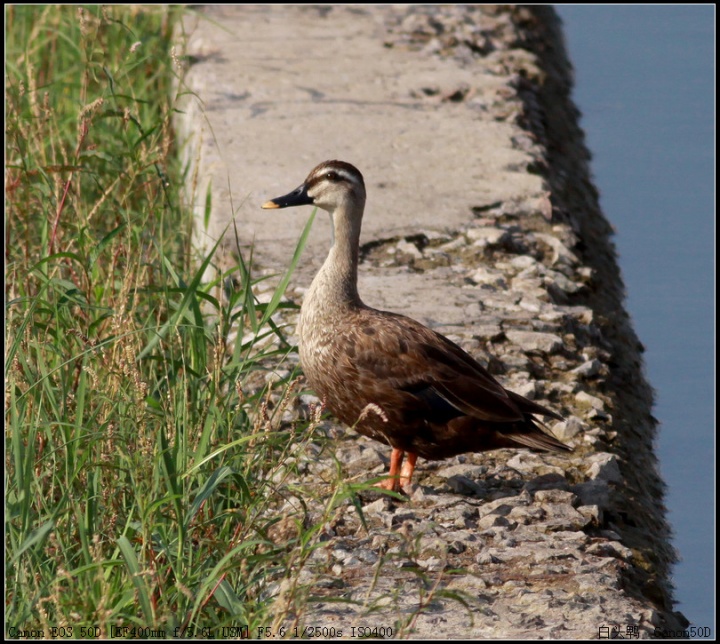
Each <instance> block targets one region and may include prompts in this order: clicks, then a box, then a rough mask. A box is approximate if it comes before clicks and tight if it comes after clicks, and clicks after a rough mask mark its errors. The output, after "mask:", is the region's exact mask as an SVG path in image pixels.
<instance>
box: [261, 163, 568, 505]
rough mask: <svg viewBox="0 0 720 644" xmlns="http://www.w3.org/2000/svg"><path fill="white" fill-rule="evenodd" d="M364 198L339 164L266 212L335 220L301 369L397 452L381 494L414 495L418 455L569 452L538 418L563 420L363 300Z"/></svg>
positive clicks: (338, 411) (362, 429) (353, 422)
mask: <svg viewBox="0 0 720 644" xmlns="http://www.w3.org/2000/svg"><path fill="white" fill-rule="evenodd" d="M365 200H366V191H365V181H364V179H363V175H362V174H361V173H360V171H359V170H358V169H357V168H356V167H355V166H354V165H352V164H350V163H347V162H345V161H337V160H333V161H325V162H323V163H321V164H319V165H318V166H316V167H315V168H314V169H313V170H312V172H310V174H309V175H308V176H307V178H306V179H305V181H304V182H303V183H302V184H300V186H298V187H297V188H296V189H295V190H293V191H292V192H290V193H288V194H286V195H283V196H282V197H276V198H275V199H271V200H269V201H267V202H265V203H264V204H263V205H262V208H264V209H278V208H290V207H295V206H305V205H310V206H315V207H317V208H319V209H321V210H325V211H326V212H328V213H329V215H330V222H331V226H332V232H333V236H332V240H333V241H332V245H331V247H330V251H329V253H328V255H327V258H326V259H325V262H324V263H323V265H322V267H321V268H320V270H319V271H318V272H317V274H316V275H315V278H314V279H313V280H312V283H311V284H310V287H309V289H308V290H307V292H306V294H305V297H304V300H303V303H302V306H301V310H300V318H299V322H298V327H297V335H298V350H299V355H300V364H301V366H302V370H303V372H304V374H305V377H306V380H307V383H308V385H309V387H310V389H312V390H314V392H315V393H316V394H317V396H318V397H319V398H320V400H321V401H322V402H323V404H324V405H325V407H326V408H327V409H328V410H329V411H330V412H331V413H332V414H333V415H334V416H335V417H336V418H337V419H338V420H340V421H341V422H343V423H345V424H346V425H348V426H349V427H351V428H353V429H354V430H355V431H357V432H358V433H360V434H362V435H364V436H367V437H369V438H371V439H374V440H376V441H379V442H381V443H384V444H386V445H389V446H390V447H391V448H392V451H391V455H390V469H389V473H388V476H387V477H386V478H384V479H383V480H382V481H381V482H380V483H379V487H381V488H384V489H386V490H391V491H393V492H398V493H401V494H403V493H404V494H407V490H408V489H410V485H411V484H412V476H413V473H414V471H415V466H416V463H417V459H418V457H422V458H424V459H427V460H440V459H446V458H449V457H452V456H456V455H458V454H464V453H471V452H485V451H488V450H495V449H500V448H528V449H530V450H533V451H540V452H567V451H572V449H571V448H570V447H569V446H567V445H565V444H564V443H562V442H561V441H559V440H558V439H557V438H555V437H554V436H552V435H551V433H550V432H549V430H548V429H547V428H546V427H545V425H544V424H543V422H542V421H540V420H538V417H549V418H553V419H556V420H562V416H560V415H559V414H558V413H556V412H554V411H551V410H550V409H547V408H546V407H543V406H542V405H539V404H538V403H536V402H533V401H531V400H529V399H527V398H525V397H523V396H521V395H519V394H517V393H514V392H512V391H509V390H507V389H505V388H504V387H503V386H502V385H501V384H500V383H499V382H498V381H497V380H496V379H495V378H494V377H493V376H492V375H491V374H490V373H489V372H488V370H487V369H486V368H485V367H483V366H482V365H481V364H480V363H479V362H478V361H477V360H475V359H474V358H473V357H472V356H471V355H470V354H468V353H467V352H466V351H464V350H463V349H462V348H461V347H459V346H458V345H457V344H455V343H454V342H452V341H451V340H449V339H448V338H446V337H445V336H443V335H441V334H439V333H437V332H436V331H434V330H432V329H430V328H428V327H426V326H424V325H423V324H421V323H419V322H417V321H416V320H413V319H412V318H409V317H406V316H404V315H400V314H397V313H391V312H389V311H381V310H378V309H374V308H372V307H370V306H367V305H366V304H365V303H364V302H363V301H362V299H361V298H360V295H359V293H358V285H357V282H358V264H359V246H360V232H361V228H362V220H363V214H364V210H365ZM406 456H407V459H405V457H406ZM403 461H404V462H403Z"/></svg>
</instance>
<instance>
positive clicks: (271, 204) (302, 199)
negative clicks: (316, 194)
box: [262, 184, 313, 210]
mask: <svg viewBox="0 0 720 644" xmlns="http://www.w3.org/2000/svg"><path fill="white" fill-rule="evenodd" d="M312 202H313V200H312V198H311V197H309V196H308V193H307V187H306V186H305V184H303V185H302V186H300V187H298V188H295V190H293V191H292V192H290V193H288V194H286V195H283V196H282V197H276V198H275V199H271V200H270V201H266V202H265V203H264V204H263V205H262V207H263V208H264V209H266V210H268V209H270V208H289V207H290V206H308V205H311V204H312Z"/></svg>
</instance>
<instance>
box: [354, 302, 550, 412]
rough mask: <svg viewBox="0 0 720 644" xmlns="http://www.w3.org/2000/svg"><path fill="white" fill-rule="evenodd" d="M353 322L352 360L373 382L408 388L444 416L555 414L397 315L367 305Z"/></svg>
mask: <svg viewBox="0 0 720 644" xmlns="http://www.w3.org/2000/svg"><path fill="white" fill-rule="evenodd" d="M363 313H364V315H363V316H362V318H361V319H360V320H358V324H356V325H354V329H355V331H354V333H353V335H354V338H353V345H354V357H353V363H354V366H355V368H356V369H357V370H358V372H359V373H360V376H361V377H363V376H365V377H368V378H370V379H372V380H373V381H374V386H375V387H378V388H388V389H394V390H398V391H403V392H408V393H413V394H414V395H416V396H417V397H419V398H421V399H422V400H423V401H425V402H426V403H427V404H429V405H430V406H431V408H432V409H433V410H434V411H436V412H437V413H439V414H445V415H446V416H447V419H448V420H449V419H450V418H452V417H453V415H454V416H458V415H468V416H472V417H474V418H477V419H478V420H481V421H487V422H495V423H513V422H522V421H524V420H526V417H527V415H528V414H542V415H547V416H551V417H553V418H558V419H559V418H560V416H558V415H557V414H555V413H554V412H552V411H550V410H548V409H545V408H544V407H542V406H541V405H538V404H536V403H533V402H531V401H529V400H526V399H525V398H523V397H522V396H519V395H518V394H514V393H512V392H509V391H507V390H505V389H504V388H503V387H502V386H501V385H500V383H499V382H497V380H495V378H493V377H492V376H491V375H490V373H489V372H488V371H487V370H486V369H485V368H484V367H482V365H480V364H479V363H478V362H477V361H475V360H474V359H473V358H472V357H471V356H470V355H468V354H467V353H466V352H465V351H463V350H462V349H461V348H460V347H459V346H457V345H456V344H455V343H453V342H451V341H450V340H448V339H447V338H445V337H443V336H441V335H439V334H438V333H435V332H434V331H432V330H431V329H428V328H427V327H425V326H423V325H421V324H420V323H418V322H416V321H415V320H412V319H410V318H406V317H404V316H401V315H396V314H392V313H386V312H382V311H374V310H368V311H364V312H363Z"/></svg>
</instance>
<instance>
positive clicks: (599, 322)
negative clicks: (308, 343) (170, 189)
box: [178, 6, 684, 639]
mask: <svg viewBox="0 0 720 644" xmlns="http://www.w3.org/2000/svg"><path fill="white" fill-rule="evenodd" d="M207 11H208V12H209V14H210V17H211V18H212V21H204V20H200V21H199V22H198V23H197V24H196V25H190V24H188V30H189V31H190V32H191V36H190V39H189V44H188V50H189V52H190V53H191V54H192V55H193V56H195V58H196V59H197V61H198V62H197V64H196V65H194V66H193V67H192V68H191V70H190V72H189V73H188V76H187V83H188V85H189V87H190V88H192V89H193V90H194V91H196V92H197V95H198V97H199V98H200V99H201V100H202V101H203V109H202V110H201V109H199V108H198V104H197V103H194V104H192V105H191V104H189V105H188V109H187V110H186V114H185V116H184V117H182V118H181V119H180V120H179V122H178V131H179V132H180V133H181V135H182V136H183V137H184V138H185V139H186V141H187V142H188V147H187V152H188V159H190V160H191V162H192V164H193V168H194V170H195V174H194V177H195V179H194V181H193V183H192V189H193V190H194V193H193V194H194V197H193V198H194V200H195V204H196V208H197V211H198V213H199V215H200V217H199V221H198V231H199V232H198V245H199V246H200V247H203V246H205V247H207V244H208V243H213V242H214V240H216V239H218V238H219V237H220V235H221V234H222V231H223V230H225V228H226V226H227V222H228V221H229V213H236V221H237V230H238V232H239V239H240V240H241V244H242V243H249V242H251V241H253V240H254V243H255V255H254V256H255V257H256V258H257V260H258V262H259V264H260V265H261V266H262V267H264V268H265V269H267V270H268V271H270V272H273V273H277V272H278V271H279V270H281V269H283V268H284V267H285V266H286V265H287V263H288V261H289V256H290V254H291V252H292V248H294V244H295V241H296V240H297V237H298V236H299V232H300V230H301V228H302V226H303V225H304V223H305V221H306V215H305V214H304V213H303V214H302V215H298V214H297V213H295V214H293V213H292V212H290V211H283V212H282V213H281V214H273V215H272V216H270V215H268V214H267V213H264V212H262V211H260V210H259V205H260V204H261V203H262V202H263V201H264V200H265V199H267V198H271V197H274V196H277V195H280V194H284V193H285V192H287V191H289V190H291V189H292V188H294V187H295V186H296V185H297V184H299V183H300V182H301V181H302V179H303V178H304V176H305V174H306V173H307V172H308V171H309V170H310V169H311V168H312V167H313V166H314V165H315V164H316V163H318V162H320V161H322V160H325V159H326V158H341V159H343V160H346V161H350V162H352V163H354V164H355V165H357V166H358V167H359V168H360V169H361V171H362V172H363V173H364V175H365V179H366V184H367V188H368V207H367V210H366V222H365V226H364V233H363V238H362V239H363V246H362V249H361V254H362V265H361V268H360V271H361V274H362V275H361V281H360V292H361V295H362V296H363V299H364V300H365V301H366V302H367V303H368V304H370V305H372V306H376V307H377V308H387V309H391V310H395V311H398V312H402V313H405V314H409V315H411V316H413V317H415V318H417V319H420V320H421V321H423V322H424V323H426V324H429V325H431V326H433V327H434V328H436V329H437V330H439V331H440V332H442V333H444V334H445V335H447V336H448V337H450V338H451V339H453V340H454V341H456V342H458V343H459V344H461V345H462V346H463V347H464V348H465V349H466V350H468V351H469V352H470V353H471V354H473V355H474V356H475V357H477V358H478V359H479V360H480V361H481V362H482V363H483V364H486V365H487V366H488V368H489V369H490V370H491V371H492V372H493V373H494V374H495V375H496V376H497V377H498V379H499V380H500V381H501V382H502V383H503V384H504V385H505V386H506V387H507V388H509V389H511V390H513V391H516V392H518V393H520V394H522V395H524V396H526V397H529V398H532V399H535V400H538V401H539V402H541V403H542V404H544V405H546V406H549V407H550V408H552V409H555V410H557V411H559V412H560V413H561V414H563V416H564V417H565V419H566V420H565V421H564V422H557V423H553V424H551V425H550V427H551V429H552V431H553V433H554V434H555V435H556V436H557V437H558V438H560V439H561V440H563V441H565V442H567V443H568V444H570V445H572V446H573V447H574V448H575V452H574V453H573V454H571V455H569V456H566V455H556V454H551V455H537V454H533V453H530V452H526V451H511V450H501V451H497V452H493V453H488V454H467V455H462V456H458V457H456V458H453V459H447V460H444V461H438V462H427V461H420V462H419V465H418V469H417V471H416V479H415V481H414V483H415V484H414V486H413V489H412V491H411V495H410V498H409V499H408V500H407V501H405V502H400V501H396V500H393V499H391V498H388V497H386V496H381V495H378V494H375V495H373V494H372V493H371V494H367V493H365V494H364V495H363V494H361V495H360V497H359V499H360V503H359V504H357V503H353V502H352V499H351V498H349V499H348V500H347V501H346V502H344V503H342V504H340V505H339V507H338V508H337V509H336V510H334V512H333V513H332V516H330V517H328V516H326V514H324V512H325V505H324V501H323V500H324V499H325V498H326V497H327V496H328V494H329V493H330V492H329V490H330V489H334V488H333V485H336V483H337V481H338V477H339V478H340V479H342V480H343V481H346V482H348V481H349V482H361V481H364V480H367V479H369V478H372V477H373V476H380V475H381V474H382V473H383V472H384V471H385V470H386V467H387V462H388V456H389V449H388V448H386V447H385V446H382V445H379V444H377V443H373V442H372V441H369V440H367V439H365V438H361V437H358V436H357V435H356V434H354V433H353V432H351V431H349V430H347V429H345V428H342V427H340V426H338V425H336V424H334V423H332V422H330V421H327V422H322V423H320V425H319V426H318V427H317V429H316V434H317V436H316V439H315V440H311V441H310V442H304V443H302V450H300V449H299V450H298V452H297V453H296V454H295V455H294V458H293V459H291V461H290V462H288V471H287V473H285V474H284V475H283V476H282V477H281V480H282V481H283V485H286V486H287V488H288V490H290V489H294V488H293V486H300V487H303V486H304V489H306V490H308V491H310V492H311V494H310V495H309V496H308V497H306V498H303V499H300V498H298V497H297V496H295V495H294V494H293V493H290V492H289V493H288V496H287V500H286V501H284V505H283V504H280V505H279V506H278V507H277V508H275V509H274V510H273V511H274V512H278V513H279V514H280V515H281V516H284V517H287V521H281V522H280V523H279V524H278V526H277V531H276V533H275V535H274V538H277V539H282V538H283V533H284V531H286V530H292V529H293V525H294V518H297V516H303V517H304V521H305V522H306V523H307V524H312V523H317V522H318V521H321V520H322V521H324V525H323V528H322V531H321V539H322V542H323V543H322V546H321V547H319V548H317V549H316V550H315V551H314V553H313V554H312V556H311V557H310V558H309V559H308V561H307V562H306V563H305V565H304V568H303V569H302V571H301V572H300V573H299V575H300V581H301V582H302V583H307V584H309V586H310V587H311V588H312V592H313V594H314V595H315V596H319V597H321V598H327V600H328V601H327V602H322V601H320V602H318V603H316V604H315V605H314V606H315V607H314V608H313V611H312V612H311V613H310V614H306V615H305V616H304V618H303V621H304V622H305V623H307V624H309V625H315V626H322V627H327V628H336V629H338V630H341V629H343V628H345V629H349V628H350V627H352V626H355V627H358V628H359V627H377V628H385V629H388V628H392V627H393V625H396V624H397V623H398V619H399V618H401V620H404V621H403V622H402V623H403V624H404V626H403V630H402V632H401V633H398V632H397V626H396V627H395V628H396V631H395V632H394V633H392V634H393V635H398V634H401V635H411V636H417V637H433V638H434V637H483V638H512V639H519V638H535V637H557V638H563V637H567V638H569V637H574V638H591V637H600V636H603V635H604V634H609V633H610V632H611V630H612V629H615V628H617V629H619V630H620V632H621V633H622V634H625V633H630V634H631V635H633V634H638V635H640V636H645V637H646V636H650V635H652V634H657V633H656V629H660V630H661V631H663V632H666V631H667V629H671V630H677V629H680V628H682V625H683V623H684V621H683V620H684V618H683V617H682V616H681V615H679V614H677V613H674V612H673V608H672V597H671V589H670V584H669V571H670V566H671V564H672V562H673V558H674V552H673V549H672V547H671V545H670V543H669V529H668V526H667V524H666V522H665V518H664V508H663V505H662V495H663V484H662V481H661V480H660V478H659V475H658V472H657V467H656V461H655V456H654V453H653V436H654V432H655V425H656V423H655V420H654V419H653V417H652V415H651V407H652V391H651V389H650V387H649V385H648V384H647V383H646V381H645V379H644V376H643V372H642V360H641V353H642V345H641V344H640V342H639V341H638V339H637V337H636V336H635V334H634V331H633V329H632V326H631V324H630V320H629V318H628V316H627V313H626V312H625V310H624V308H623V286H622V281H621V278H620V274H619V270H618V267H617V262H616V258H615V253H614V249H613V246H612V242H611V241H610V236H611V232H612V231H611V228H610V225H609V224H608V222H607V221H606V220H605V218H604V217H603V215H602V213H601V212H600V209H599V206H598V199H597V193H596V190H595V188H594V187H593V185H592V183H591V178H590V169H589V166H588V161H589V153H588V151H587V150H586V148H585V146H584V141H583V134H582V131H581V130H580V129H579V126H578V122H577V121H578V113H577V110H576V109H575V107H574V106H573V104H572V100H571V97H570V90H571V68H570V65H569V63H568V61H567V58H566V53H565V51H564V49H563V41H562V34H561V31H560V25H559V22H558V19H557V17H556V16H555V14H554V12H553V11H552V9H550V8H548V7H530V8H526V7H525V8H521V7H513V6H509V7H508V6H505V7H468V6H443V7H429V6H414V7H400V6H394V7H389V6H384V7H369V6H366V7H351V6H347V7H304V6H295V7H290V6H284V7H275V6H262V7H257V6H256V7H247V6H240V7H225V6H222V7H213V8H210V9H208V10H207ZM219 25H222V29H221V28H220V26H219ZM208 185H212V186H213V201H212V206H213V210H212V213H211V217H210V222H209V225H204V224H203V223H201V222H203V219H202V215H203V212H204V208H205V199H204V194H205V190H206V189H207V186H208ZM324 219H325V218H324V217H323V216H322V214H321V215H319V216H318V220H317V221H316V222H315V227H314V231H313V237H312V239H311V241H310V243H309V244H308V249H307V253H306V258H305V260H304V262H303V263H302V264H301V266H300V269H299V270H298V272H297V274H296V276H295V277H294V279H293V282H292V283H291V289H290V290H289V291H288V297H289V298H290V299H292V300H294V301H296V302H298V303H300V302H301V300H302V293H303V290H304V289H305V288H306V287H307V286H308V285H309V282H310V280H311V278H312V274H313V272H314V271H315V270H316V269H317V267H318V266H319V264H320V263H321V262H322V260H323V258H324V254H325V253H326V252H327V246H328V243H329V226H328V224H327V222H326V221H325V220H324ZM230 237H232V240H230ZM227 238H228V240H229V241H226V242H223V246H222V248H223V253H225V254H226V256H227V257H231V255H232V253H233V251H234V244H235V243H236V242H235V241H234V240H236V239H237V238H236V237H235V235H234V234H232V235H228V236H227ZM221 257H222V255H221ZM228 262H231V260H228ZM221 263H222V262H221ZM260 297H263V294H262V293H260ZM284 321H285V322H287V323H288V325H289V328H290V329H292V325H293V324H294V320H292V319H291V318H288V319H286V320H284ZM291 335H292V332H291ZM293 359H296V358H293V357H292V356H291V358H290V359H289V362H290V363H292V361H293ZM290 368H291V367H290V366H288V365H287V364H285V365H280V366H279V367H278V369H279V370H280V371H282V370H283V369H284V370H287V371H289V369H290ZM317 402H318V401H317V400H316V399H313V397H312V395H310V394H305V395H303V396H300V397H299V398H298V402H297V405H296V409H295V410H294V412H293V413H312V410H313V406H314V405H315V404H317ZM287 413H288V416H287V419H286V420H288V421H289V420H291V417H292V414H291V412H289V411H288V412H287ZM276 590H277V592H279V593H283V592H284V589H283V588H277V589H276ZM340 598H342V599H343V601H342V602H341V603H338V602H337V601H336V600H337V599H340ZM603 629H607V630H603ZM378 634H384V635H390V634H391V633H390V632H388V631H387V630H385V631H383V632H382V633H380V632H379V631H378ZM350 635H351V633H350V632H349V631H348V632H346V633H345V635H344V636H350Z"/></svg>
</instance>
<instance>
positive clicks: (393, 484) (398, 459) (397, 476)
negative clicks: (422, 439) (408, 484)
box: [376, 447, 417, 492]
mask: <svg viewBox="0 0 720 644" xmlns="http://www.w3.org/2000/svg"><path fill="white" fill-rule="evenodd" d="M404 456H405V452H404V451H403V450H401V449H397V448H395V447H393V451H392V454H390V471H389V472H388V476H389V477H390V478H388V479H386V480H385V481H381V482H380V483H377V484H376V485H377V487H381V488H383V489H384V490H392V491H393V492H399V491H400V480H401V478H402V474H401V473H400V466H401V465H402V462H403V457H404ZM411 456H415V455H414V454H408V461H409V460H410V457H411ZM415 459H417V456H415ZM414 466H415V461H414V460H413V467H414ZM403 471H405V470H404V469H403ZM410 474H411V475H412V471H411V472H410Z"/></svg>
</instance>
